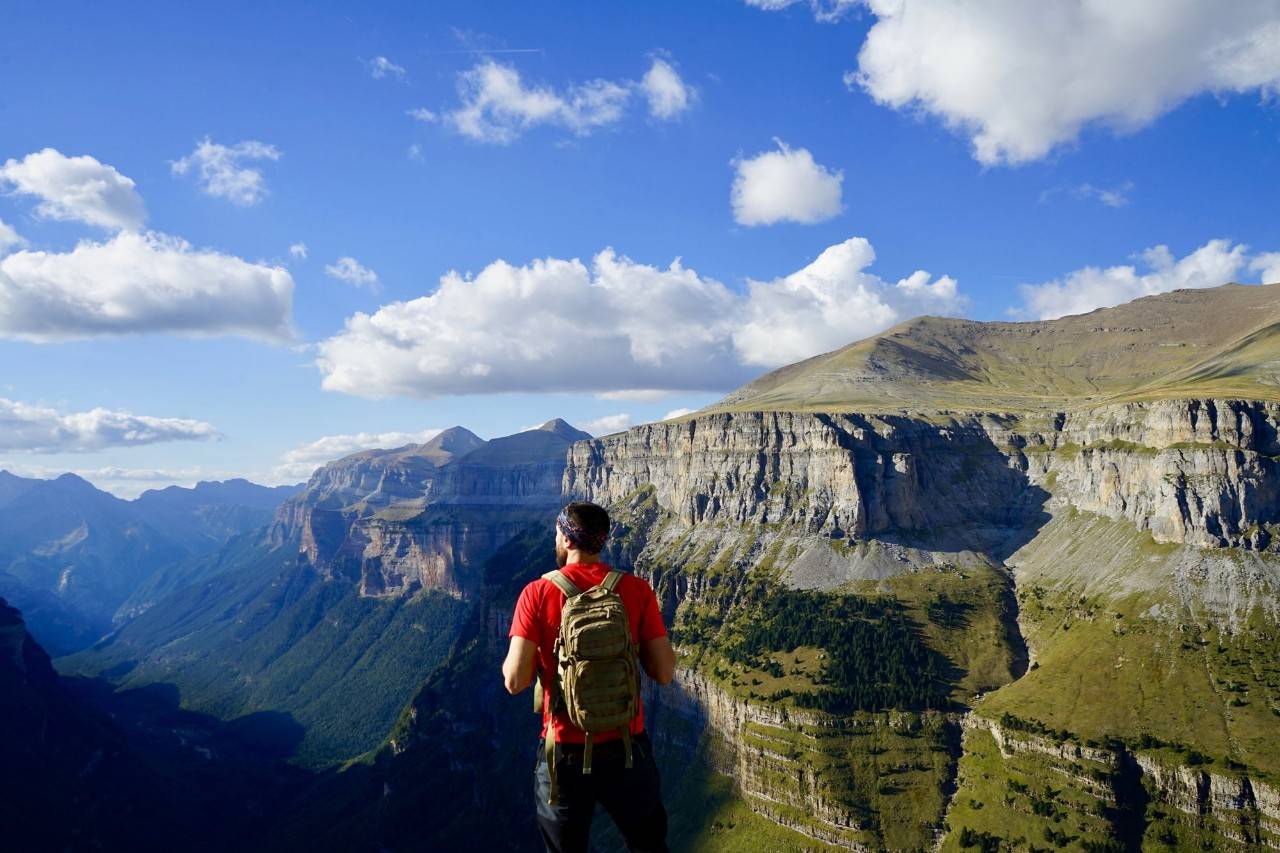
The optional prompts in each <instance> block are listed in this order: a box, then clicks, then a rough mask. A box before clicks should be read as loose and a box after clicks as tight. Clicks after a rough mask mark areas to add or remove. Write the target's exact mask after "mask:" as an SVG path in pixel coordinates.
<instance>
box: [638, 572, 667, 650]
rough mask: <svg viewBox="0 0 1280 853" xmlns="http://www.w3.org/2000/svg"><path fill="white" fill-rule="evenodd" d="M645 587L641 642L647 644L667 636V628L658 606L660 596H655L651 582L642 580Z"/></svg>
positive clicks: (641, 614)
mask: <svg viewBox="0 0 1280 853" xmlns="http://www.w3.org/2000/svg"><path fill="white" fill-rule="evenodd" d="M640 583H641V584H642V585H643V586H644V598H643V601H644V604H643V605H642V606H641V608H640V642H642V643H647V642H649V641H650V640H656V639H658V638H659V637H665V636H666V635H667V626H666V625H664V624H663V623H662V608H661V607H659V606H658V596H656V595H654V593H653V587H652V586H650V585H649V582H648V581H646V580H644V579H643V578H641V579H640Z"/></svg>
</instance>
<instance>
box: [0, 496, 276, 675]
mask: <svg viewBox="0 0 1280 853" xmlns="http://www.w3.org/2000/svg"><path fill="white" fill-rule="evenodd" d="M299 488H300V486H284V487H278V488H267V487H264V486H258V485H255V484H253V483H249V482H247V481H244V480H232V481H228V482H225V483H201V484H199V485H197V486H196V487H194V488H180V487H170V488H167V489H160V490H153V491H149V492H146V493H144V494H143V495H142V496H141V497H140V498H138V499H136V500H132V501H126V500H122V499H121V498H118V497H116V496H115V495H112V494H110V493H109V492H106V491H103V490H101V489H98V488H96V487H95V486H94V485H93V484H91V483H89V482H88V481H87V480H85V479H83V478H81V477H79V476H77V475H75V474H69V473H68V474H63V475H61V476H59V477H56V478H54V479H51V480H41V479H31V478H23V477H17V476H14V475H12V474H10V473H8V472H0V594H4V595H7V596H9V597H10V598H11V599H13V600H14V601H15V603H17V604H18V605H20V606H21V607H22V608H23V609H24V612H25V613H26V614H27V622H28V624H29V625H30V626H31V631H32V633H33V634H35V635H36V636H37V637H38V638H39V639H40V641H41V642H42V643H43V644H45V645H46V646H48V648H49V649H50V650H52V651H53V652H54V653H55V654H64V653H66V652H69V651H72V650H74V649H78V648H83V647H84V646H85V645H87V644H88V643H89V642H92V641H93V640H94V639H96V638H97V637H99V636H102V634H104V633H106V632H107V631H109V630H110V629H111V626H112V624H113V619H114V618H115V617H116V614H117V610H118V609H119V608H120V606H121V605H122V604H123V603H124V602H125V601H127V600H128V599H129V598H130V597H131V596H133V595H134V593H135V592H137V591H138V590H139V588H140V587H142V586H143V585H144V584H145V583H146V582H147V581H148V579H149V578H151V576H152V575H153V574H155V573H157V572H160V571H162V570H163V571H167V573H168V576H169V577H174V576H176V575H180V574H181V572H182V569H181V567H182V565H183V563H184V561H186V560H188V559H190V558H192V557H193V556H199V555H204V554H207V553H209V552H210V551H214V550H216V549H217V548H219V547H220V546H221V545H222V544H223V543H225V542H226V541H227V540H228V539H230V538H231V537H233V536H235V535H238V534H241V533H244V532H247V531H249V530H253V529H256V528H260V527H263V526H264V525H265V524H267V523H268V522H269V521H270V519H271V513H272V511H273V510H274V508H275V507H276V506H278V505H279V503H280V502H281V501H283V500H284V499H285V498H287V497H288V496H289V495H290V494H292V493H294V492H296V491H297V489H299Z"/></svg>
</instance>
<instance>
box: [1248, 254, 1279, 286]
mask: <svg viewBox="0 0 1280 853" xmlns="http://www.w3.org/2000/svg"><path fill="white" fill-rule="evenodd" d="M1249 269H1251V270H1256V271H1257V272H1258V273H1259V274H1260V275H1261V277H1262V278H1261V282H1260V283H1261V284H1280V252H1267V253H1265V254H1262V255H1258V256H1257V257H1256V258H1254V259H1253V260H1252V261H1251V262H1250V263H1249Z"/></svg>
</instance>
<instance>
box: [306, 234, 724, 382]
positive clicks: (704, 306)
mask: <svg viewBox="0 0 1280 853" xmlns="http://www.w3.org/2000/svg"><path fill="white" fill-rule="evenodd" d="M736 307H737V301H736V298H735V296H734V295H733V293H732V292H730V291H729V290H728V289H727V288H726V287H724V286H723V285H722V284H720V283H719V282H716V281H712V280H709V279H703V278H700V277H699V276H698V275H697V273H695V272H694V271H692V270H688V269H685V268H683V267H682V266H681V265H680V264H679V263H678V262H676V263H673V264H671V266H670V267H668V268H666V269H659V268H656V267H651V266H646V265H643V264H638V263H635V262H634V261H632V260H630V259H629V258H626V257H622V256H619V255H617V254H615V253H614V252H613V251H612V250H611V249H606V250H605V251H603V252H600V253H599V254H598V255H596V257H595V258H594V260H593V263H592V266H591V267H590V268H588V267H587V266H586V265H585V264H583V263H582V262H581V261H579V260H577V259H573V260H559V259H555V258H548V259H545V260H539V261H534V262H532V263H530V264H528V265H526V266H522V267H516V266H512V265H511V264H508V263H506V262H505V261H495V262H493V263H491V264H490V265H489V266H487V267H485V268H484V269H483V270H481V271H480V273H479V274H477V275H475V276H474V277H471V276H463V275H461V274H459V273H457V272H449V273H447V274H446V275H444V276H443V277H442V278H441V280H440V286H439V288H438V289H437V290H436V291H435V292H434V293H432V294H431V295H429V296H422V297H419V298H417V299H413V300H410V301H408V302H393V303H391V304H389V305H384V306H383V307H382V308H380V309H379V310H378V311H377V312H375V313H374V314H372V315H369V314H364V313H357V314H355V315H353V316H351V317H349V318H347V321H346V326H345V328H344V329H343V331H342V332H340V333H339V334H337V335H335V336H334V337H332V338H329V339H328V340H326V341H322V342H321V343H320V344H319V351H320V356H319V358H318V360H317V363H318V365H319V366H320V369H321V371H322V373H323V374H324V387H325V388H327V389H329V390H334V391H346V392H349V393H354V394H361V395H366V396H372V397H378V396H390V395H396V394H404V395H409V396H433V395H437V394H459V393H461V394H465V393H487V392H502V391H524V392H531V391H562V390H586V391H597V392H600V391H619V390H629V389H651V388H660V387H680V388H694V389H699V390H703V389H716V388H723V387H726V386H732V385H734V384H736V383H737V382H738V381H739V380H741V379H742V378H743V377H744V374H743V373H742V372H741V371H739V370H738V369H737V368H736V366H735V365H734V364H733V363H732V359H731V358H729V357H728V354H729V352H728V351H729V348H730V345H729V342H728V333H729V331H730V330H731V316H732V314H733V312H734V310H735V309H736Z"/></svg>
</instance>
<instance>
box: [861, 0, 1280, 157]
mask: <svg viewBox="0 0 1280 853" xmlns="http://www.w3.org/2000/svg"><path fill="white" fill-rule="evenodd" d="M866 5H867V6H868V7H869V8H870V10H871V12H872V13H873V14H874V15H875V16H876V17H877V18H878V19H879V20H878V21H877V22H876V23H875V24H874V25H873V26H872V27H871V29H870V31H869V32H868V33H867V37H866V41H865V42H864V43H863V45H862V49H861V50H860V52H859V54H858V71H857V72H856V73H854V72H850V73H849V74H847V75H846V83H847V84H849V85H850V86H855V85H856V86H860V87H862V88H863V89H864V90H866V92H867V93H868V94H870V95H871V97H873V98H874V99H875V100H876V101H878V102H879V103H881V104H884V105H886V106H889V107H893V108H896V109H911V110H920V111H924V112H927V113H931V114H933V115H935V116H938V117H939V118H941V119H942V120H943V121H944V122H945V123H946V124H947V125H948V126H949V127H951V128H952V129H954V130H955V131H957V132H959V133H962V134H964V135H966V136H968V137H969V138H970V139H971V141H972V143H973V156H974V157H975V158H976V159H977V160H978V161H979V162H981V163H984V164H987V165H995V164H1001V163H1010V164H1016V163H1025V162H1028V161H1032V160H1038V159H1040V158H1042V157H1044V156H1045V155H1046V154H1048V153H1049V152H1050V151H1051V150H1053V148H1054V147H1055V146H1058V145H1061V144H1064V143H1070V142H1073V141H1074V140H1076V139H1077V138H1078V137H1079V134H1080V132H1081V130H1082V129H1084V128H1085V127H1087V126H1089V125H1091V124H1095V123H1097V124H1102V125H1106V126H1109V127H1111V128H1113V129H1115V130H1117V131H1121V132H1124V131H1134V130H1137V129H1139V128H1142V127H1145V126H1146V125H1148V124H1150V123H1151V122H1153V121H1154V120H1155V119H1157V118H1158V117H1159V116H1161V115H1163V114H1164V113H1166V112H1168V111H1169V110H1171V109H1173V108H1174V107H1176V106H1177V105H1178V104H1179V103H1181V102H1183V101H1185V100H1186V99H1188V98H1191V97H1193V96H1195V95H1198V94H1201V93H1204V92H1215V93H1246V92H1261V93H1263V94H1264V95H1265V94H1268V93H1270V94H1274V93H1275V92H1276V91H1277V90H1278V89H1280V14H1278V12H1280V10H1278V9H1277V5H1276V2H1275V0H1237V2H1232V3H1203V2H1201V3H1197V2H1179V3H1168V2H1161V0H1128V2H1123V3H1116V2H1108V0H1073V2H1067V3H1058V4H1054V5H1053V6H1052V7H1051V8H1049V9H1046V8H1045V7H1044V6H1043V5H1042V4H1038V3H1027V2H1024V0H920V2H911V3H907V2H903V0H866Z"/></svg>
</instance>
